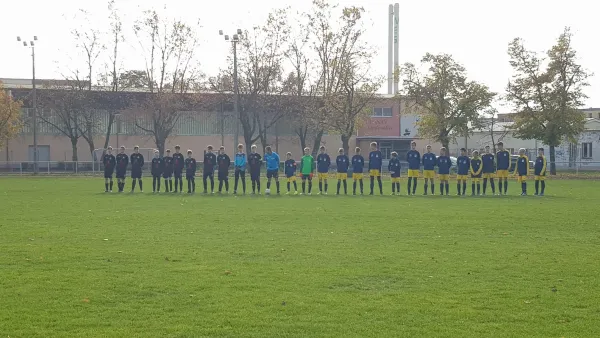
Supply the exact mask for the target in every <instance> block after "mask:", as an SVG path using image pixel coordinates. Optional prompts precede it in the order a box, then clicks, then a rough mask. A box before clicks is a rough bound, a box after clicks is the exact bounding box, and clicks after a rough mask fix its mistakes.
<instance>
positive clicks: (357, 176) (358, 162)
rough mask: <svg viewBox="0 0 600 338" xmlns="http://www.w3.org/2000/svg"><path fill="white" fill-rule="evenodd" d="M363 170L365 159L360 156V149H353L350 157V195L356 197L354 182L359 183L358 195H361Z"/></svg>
mask: <svg viewBox="0 0 600 338" xmlns="http://www.w3.org/2000/svg"><path fill="white" fill-rule="evenodd" d="M364 168H365V158H364V157H363V156H362V155H361V154H360V148H359V147H356V149H354V156H352V195H356V181H359V182H360V194H361V195H362V194H363V170H364Z"/></svg>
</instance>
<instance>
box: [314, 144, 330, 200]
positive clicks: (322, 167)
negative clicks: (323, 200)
mask: <svg viewBox="0 0 600 338" xmlns="http://www.w3.org/2000/svg"><path fill="white" fill-rule="evenodd" d="M330 165H331V158H330V157H329V154H327V153H326V152H325V147H324V146H321V148H319V155H317V179H318V180H319V193H318V195H321V194H323V193H324V194H325V195H327V177H328V176H329V166H330ZM323 183H325V192H323Z"/></svg>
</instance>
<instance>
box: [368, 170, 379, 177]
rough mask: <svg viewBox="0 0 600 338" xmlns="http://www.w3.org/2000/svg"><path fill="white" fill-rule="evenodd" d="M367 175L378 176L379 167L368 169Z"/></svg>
mask: <svg viewBox="0 0 600 338" xmlns="http://www.w3.org/2000/svg"><path fill="white" fill-rule="evenodd" d="M369 176H371V177H379V176H381V171H379V169H370V170H369Z"/></svg>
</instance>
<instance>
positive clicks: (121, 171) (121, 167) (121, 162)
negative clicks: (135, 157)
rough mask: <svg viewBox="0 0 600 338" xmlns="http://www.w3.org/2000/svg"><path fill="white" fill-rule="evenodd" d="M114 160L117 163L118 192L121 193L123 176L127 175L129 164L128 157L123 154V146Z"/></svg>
mask: <svg viewBox="0 0 600 338" xmlns="http://www.w3.org/2000/svg"><path fill="white" fill-rule="evenodd" d="M115 160H116V161H117V167H116V170H117V174H116V177H117V185H118V187H119V192H123V189H125V174H127V165H128V164H129V156H127V154H125V147H124V146H121V149H119V153H118V154H117V156H116V158H115Z"/></svg>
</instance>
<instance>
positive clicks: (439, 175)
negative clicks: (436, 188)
mask: <svg viewBox="0 0 600 338" xmlns="http://www.w3.org/2000/svg"><path fill="white" fill-rule="evenodd" d="M438 178H439V179H440V181H447V180H448V179H449V178H450V175H448V174H438Z"/></svg>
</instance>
